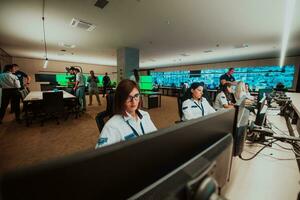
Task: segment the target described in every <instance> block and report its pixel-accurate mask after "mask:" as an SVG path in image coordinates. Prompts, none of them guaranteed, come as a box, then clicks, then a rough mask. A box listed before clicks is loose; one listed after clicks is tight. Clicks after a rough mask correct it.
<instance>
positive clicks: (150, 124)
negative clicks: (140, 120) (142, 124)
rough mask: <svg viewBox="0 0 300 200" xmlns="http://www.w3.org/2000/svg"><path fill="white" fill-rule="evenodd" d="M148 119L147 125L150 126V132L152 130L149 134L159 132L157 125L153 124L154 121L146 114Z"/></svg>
mask: <svg viewBox="0 0 300 200" xmlns="http://www.w3.org/2000/svg"><path fill="white" fill-rule="evenodd" d="M146 119H147V124H148V126H149V130H150V131H149V132H148V133H151V132H154V131H157V128H156V127H155V125H154V124H153V122H152V120H151V118H150V115H149V113H147V114H146Z"/></svg>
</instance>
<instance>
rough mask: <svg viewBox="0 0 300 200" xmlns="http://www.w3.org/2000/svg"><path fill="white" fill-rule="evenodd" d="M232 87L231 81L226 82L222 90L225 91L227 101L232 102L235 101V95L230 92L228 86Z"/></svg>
mask: <svg viewBox="0 0 300 200" xmlns="http://www.w3.org/2000/svg"><path fill="white" fill-rule="evenodd" d="M230 87H231V83H225V84H224V87H223V88H222V91H223V92H224V94H225V96H226V99H227V101H231V102H232V103H235V99H234V96H233V95H232V94H231V93H229V92H228V90H227V88H230Z"/></svg>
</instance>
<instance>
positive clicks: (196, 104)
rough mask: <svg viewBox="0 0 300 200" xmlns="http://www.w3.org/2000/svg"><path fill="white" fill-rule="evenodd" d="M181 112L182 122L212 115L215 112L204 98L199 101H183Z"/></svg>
mask: <svg viewBox="0 0 300 200" xmlns="http://www.w3.org/2000/svg"><path fill="white" fill-rule="evenodd" d="M182 112H183V116H182V120H183V121H187V120H190V119H195V118H198V117H202V116H205V115H208V114H211V113H214V112H216V111H215V109H214V108H213V107H211V105H210V104H209V103H208V101H207V100H206V98H204V97H202V98H201V100H199V101H197V100H194V99H187V100H185V101H184V102H183V103H182Z"/></svg>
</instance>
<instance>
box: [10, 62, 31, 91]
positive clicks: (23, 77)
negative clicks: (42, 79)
mask: <svg viewBox="0 0 300 200" xmlns="http://www.w3.org/2000/svg"><path fill="white" fill-rule="evenodd" d="M12 65H13V67H16V69H17V71H16V72H15V73H14V75H16V76H17V77H18V79H19V81H20V85H21V88H20V89H21V90H22V89H27V90H28V91H29V84H30V82H31V77H30V76H28V75H27V74H26V73H25V72H23V71H21V70H20V67H19V65H17V64H12Z"/></svg>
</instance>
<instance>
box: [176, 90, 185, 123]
mask: <svg viewBox="0 0 300 200" xmlns="http://www.w3.org/2000/svg"><path fill="white" fill-rule="evenodd" d="M183 101H184V97H180V96H178V97H177V106H178V115H179V119H180V120H181V119H182V116H183V112H182V103H183Z"/></svg>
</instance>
